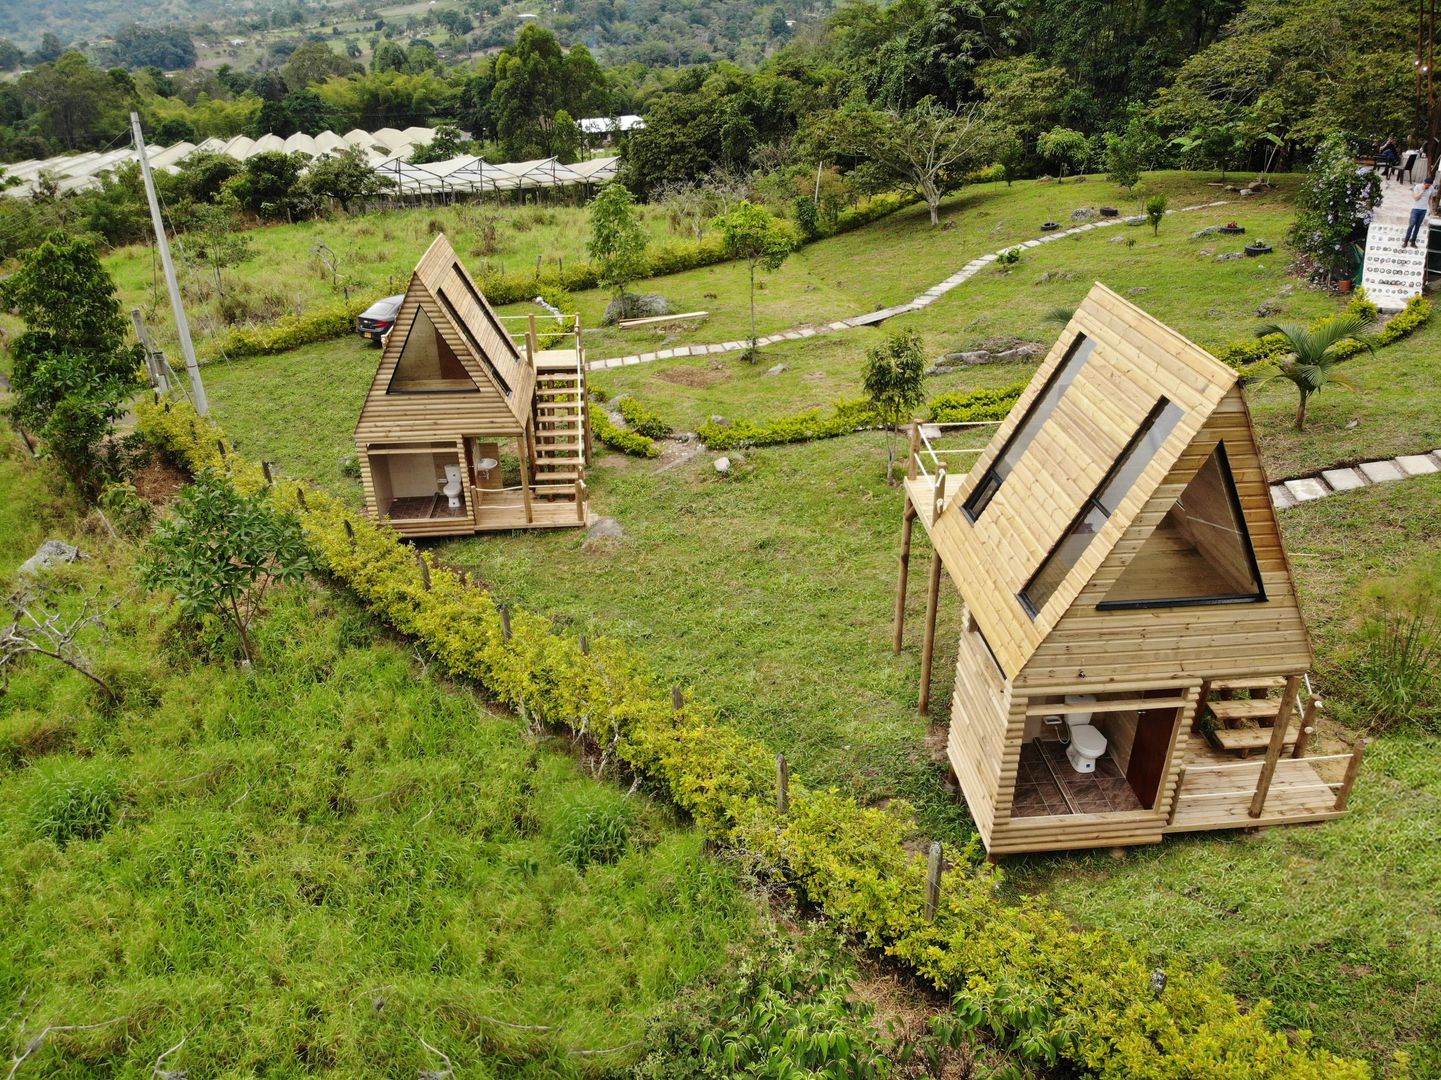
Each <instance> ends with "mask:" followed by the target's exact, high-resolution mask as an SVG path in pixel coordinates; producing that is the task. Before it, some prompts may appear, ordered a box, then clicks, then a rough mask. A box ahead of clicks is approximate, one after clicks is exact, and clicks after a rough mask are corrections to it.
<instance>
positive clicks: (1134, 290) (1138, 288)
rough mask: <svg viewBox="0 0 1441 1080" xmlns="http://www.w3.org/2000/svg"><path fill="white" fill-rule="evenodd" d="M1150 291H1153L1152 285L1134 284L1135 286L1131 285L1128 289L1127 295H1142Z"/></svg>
mask: <svg viewBox="0 0 1441 1080" xmlns="http://www.w3.org/2000/svg"><path fill="white" fill-rule="evenodd" d="M1150 291H1151V287H1150V286H1149V285H1133V286H1131V287H1130V288H1129V289H1127V290H1126V295H1127V296H1140V295H1141V294H1142V293H1148V292H1150Z"/></svg>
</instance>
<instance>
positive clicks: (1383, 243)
mask: <svg viewBox="0 0 1441 1080" xmlns="http://www.w3.org/2000/svg"><path fill="white" fill-rule="evenodd" d="M1417 175H1424V174H1417ZM1381 194H1382V199H1381V205H1380V206H1378V207H1376V212H1375V214H1374V216H1373V217H1372V219H1371V225H1370V228H1368V229H1367V230H1366V264H1365V267H1364V268H1363V269H1362V271H1361V285H1362V286H1363V287H1364V288H1365V290H1366V295H1367V297H1369V298H1370V299H1371V300H1372V301H1374V302H1375V304H1376V306H1377V307H1379V308H1380V309H1381V310H1382V311H1400V310H1401V309H1402V308H1404V307H1405V306H1406V301H1407V300H1409V299H1410V298H1411V297H1413V296H1416V295H1418V294H1419V293H1420V292H1421V289H1422V287H1423V286H1424V285H1425V281H1426V254H1427V247H1426V245H1427V243H1428V241H1429V240H1430V236H1431V226H1430V223H1429V222H1428V223H1427V224H1426V226H1425V227H1423V228H1422V230H1421V235H1420V237H1419V239H1420V241H1421V243H1420V246H1419V247H1415V248H1403V247H1402V246H1401V240H1402V239H1403V237H1404V236H1405V234H1406V225H1407V222H1408V221H1409V219H1410V217H1411V207H1413V206H1414V205H1415V200H1414V199H1413V198H1412V195H1411V185H1410V184H1403V183H1401V182H1400V181H1399V180H1382V181H1381Z"/></svg>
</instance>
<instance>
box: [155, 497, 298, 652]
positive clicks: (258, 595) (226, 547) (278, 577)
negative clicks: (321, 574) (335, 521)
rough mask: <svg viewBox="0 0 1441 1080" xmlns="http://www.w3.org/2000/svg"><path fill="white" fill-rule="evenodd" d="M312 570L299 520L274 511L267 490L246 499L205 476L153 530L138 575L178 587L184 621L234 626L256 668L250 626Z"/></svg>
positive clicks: (157, 586) (158, 585) (159, 585)
mask: <svg viewBox="0 0 1441 1080" xmlns="http://www.w3.org/2000/svg"><path fill="white" fill-rule="evenodd" d="M311 568H312V561H311V557H310V552H309V549H308V548H307V547H306V544H305V537H304V535H303V534H302V533H301V531H300V523H299V522H298V521H296V520H295V518H294V517H292V516H290V515H287V514H281V513H277V512H276V511H275V510H273V509H272V508H271V506H270V502H269V500H268V499H267V498H266V496H265V493H264V492H263V491H261V492H255V493H253V494H250V495H242V494H241V493H240V492H238V491H236V490H235V487H234V485H233V484H232V483H231V482H230V481H229V480H228V479H227V478H226V477H223V476H219V475H217V474H215V473H213V472H206V473H202V474H201V475H200V476H198V477H196V479H195V482H194V483H193V484H191V485H190V486H189V487H188V488H186V489H185V491H184V493H183V494H182V495H181V496H180V498H179V500H178V501H177V503H176V507H175V512H174V513H173V515H172V516H171V517H169V518H167V519H165V520H164V521H162V522H161V523H160V524H159V525H158V526H156V528H155V532H154V534H153V535H152V537H151V545H150V553H149V555H148V557H147V558H146V559H145V560H144V561H143V562H142V563H141V568H140V573H141V580H142V581H143V582H144V583H145V585H146V587H147V588H151V589H163V588H170V589H174V590H175V592H176V594H177V595H178V596H179V599H180V610H181V611H182V612H183V613H184V615H185V616H186V617H187V618H189V619H193V620H195V621H197V622H199V621H200V620H202V619H205V618H207V617H213V618H218V619H220V620H221V621H223V622H227V623H229V624H230V625H231V626H232V627H234V629H235V631H236V633H237V635H238V636H239V638H240V651H241V653H242V655H243V656H244V658H245V663H246V664H252V663H254V662H255V649H254V645H253V643H252V642H251V640H250V626H251V623H252V621H253V620H254V619H255V616H256V614H257V613H258V612H259V610H260V604H261V601H262V600H263V599H264V598H265V593H266V591H267V590H268V589H270V587H271V586H272V585H279V584H291V583H294V582H297V581H300V580H301V579H302V578H304V576H305V575H306V573H308V572H309V571H310V569H311Z"/></svg>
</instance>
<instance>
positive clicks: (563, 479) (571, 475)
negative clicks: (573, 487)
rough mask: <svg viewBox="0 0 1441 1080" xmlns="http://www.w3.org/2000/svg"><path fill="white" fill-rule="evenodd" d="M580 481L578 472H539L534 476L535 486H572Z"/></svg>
mask: <svg viewBox="0 0 1441 1080" xmlns="http://www.w3.org/2000/svg"><path fill="white" fill-rule="evenodd" d="M579 479H580V473H579V472H539V473H536V474H535V477H534V482H535V483H537V484H573V483H575V482H576V481H577V480H579Z"/></svg>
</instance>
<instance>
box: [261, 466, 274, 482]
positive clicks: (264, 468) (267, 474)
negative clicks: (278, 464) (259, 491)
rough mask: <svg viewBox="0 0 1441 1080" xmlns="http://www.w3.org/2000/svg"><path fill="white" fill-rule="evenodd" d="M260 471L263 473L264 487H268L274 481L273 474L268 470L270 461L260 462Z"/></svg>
mask: <svg viewBox="0 0 1441 1080" xmlns="http://www.w3.org/2000/svg"><path fill="white" fill-rule="evenodd" d="M260 471H261V472H262V473H264V474H265V485H266V487H269V486H270V485H272V484H274V483H275V476H274V475H273V474H272V473H271V471H270V462H268V461H262V462H261V463H260Z"/></svg>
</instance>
